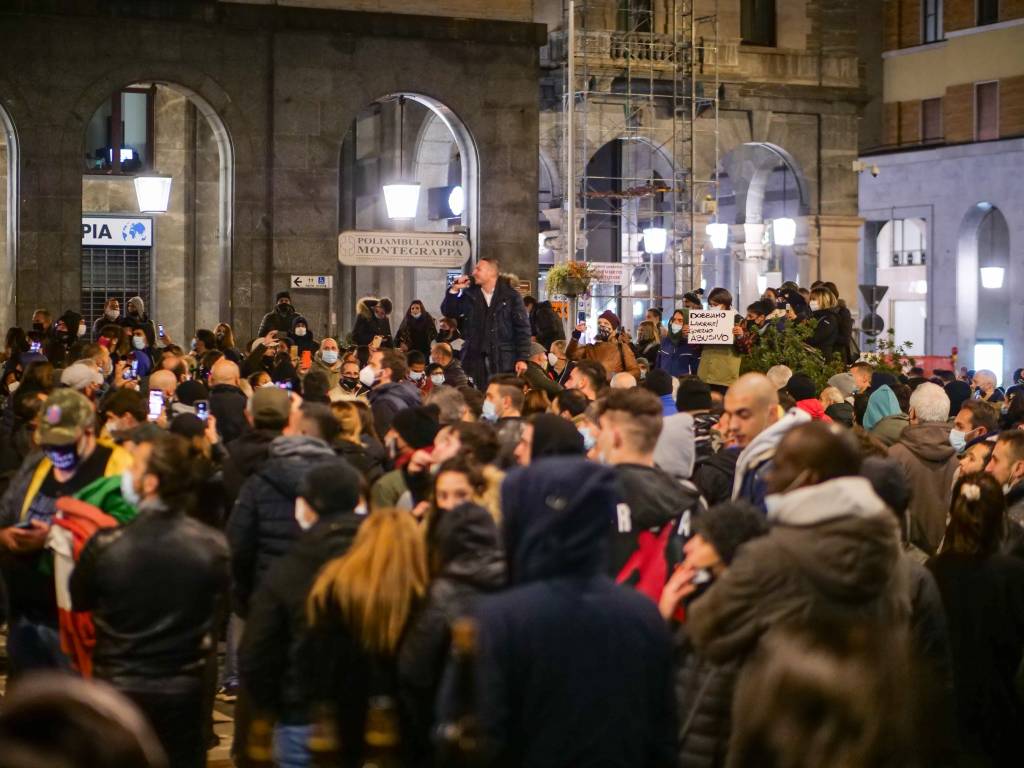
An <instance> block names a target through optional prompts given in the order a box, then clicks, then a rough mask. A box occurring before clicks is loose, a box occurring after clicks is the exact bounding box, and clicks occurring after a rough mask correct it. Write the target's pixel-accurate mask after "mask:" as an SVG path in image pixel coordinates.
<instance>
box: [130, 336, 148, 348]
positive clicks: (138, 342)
mask: <svg viewBox="0 0 1024 768" xmlns="http://www.w3.org/2000/svg"><path fill="white" fill-rule="evenodd" d="M132 346H134V347H135V348H136V349H145V348H146V337H145V336H132Z"/></svg>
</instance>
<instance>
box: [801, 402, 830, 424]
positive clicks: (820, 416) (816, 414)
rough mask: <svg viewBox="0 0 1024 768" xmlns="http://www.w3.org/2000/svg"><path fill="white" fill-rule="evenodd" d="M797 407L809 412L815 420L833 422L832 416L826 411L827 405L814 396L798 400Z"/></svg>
mask: <svg viewBox="0 0 1024 768" xmlns="http://www.w3.org/2000/svg"><path fill="white" fill-rule="evenodd" d="M796 407H797V408H799V409H800V410H801V411H804V412H806V413H807V415H808V416H810V417H811V418H812V419H813V420H814V421H824V422H826V423H827V424H831V423H832V417H831V416H829V415H828V414H827V413H825V406H823V405H822V404H821V400H819V399H818V398H816V397H812V398H810V399H808V400H798V401H797V403H796Z"/></svg>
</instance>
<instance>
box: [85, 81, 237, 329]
mask: <svg viewBox="0 0 1024 768" xmlns="http://www.w3.org/2000/svg"><path fill="white" fill-rule="evenodd" d="M83 158H84V169H83V177H82V215H83V245H82V282H81V310H82V312H83V314H85V316H86V318H87V321H88V322H92V320H94V319H95V318H97V317H99V316H100V314H101V313H102V310H103V303H104V302H105V300H106V299H107V298H118V299H120V300H121V301H122V310H123V303H124V300H125V299H126V298H128V297H130V296H131V295H141V296H143V298H144V299H146V300H147V301H146V304H147V307H146V309H147V314H148V315H149V317H150V318H151V319H152V320H154V321H155V322H158V323H161V324H163V325H164V326H165V328H166V329H167V332H168V334H169V336H170V337H171V339H172V340H174V341H175V342H178V343H183V344H187V343H188V341H189V339H190V338H191V335H192V334H193V333H194V332H195V330H196V329H197V328H204V327H205V328H212V327H214V325H216V323H217V322H219V321H221V320H230V319H231V259H232V257H231V241H232V226H233V225H232V217H233V209H234V206H233V187H234V151H233V145H232V142H231V138H230V136H229V134H228V131H227V129H226V127H225V125H224V123H223V121H222V120H221V118H220V117H219V115H217V113H216V112H215V110H214V109H213V108H212V107H211V106H210V105H209V104H208V103H207V102H206V101H205V100H203V99H202V98H200V97H199V96H198V95H197V94H195V93H194V92H192V91H191V90H189V89H188V88H185V87H183V86H180V85H177V84H174V83H169V82H165V81H136V82H134V83H132V84H130V85H127V86H125V87H123V88H120V89H118V90H116V91H115V92H114V93H113V94H112V95H111V96H110V97H109V98H107V99H104V100H103V102H102V103H101V104H100V105H99V107H98V108H97V109H96V111H95V112H94V113H93V114H92V117H91V118H90V119H89V120H88V121H87V123H86V127H85V132H84V137H83ZM139 176H165V177H168V176H169V177H170V178H171V191H170V198H169V202H168V206H167V210H166V212H162V213H140V210H139V201H138V199H137V197H136V194H135V188H134V180H135V178H136V177H139ZM107 219H113V220H114V221H115V222H117V223H118V224H119V225H120V223H121V222H122V221H124V222H126V223H127V224H128V225H129V226H131V222H133V221H136V220H140V221H141V222H142V226H141V227H139V228H137V230H136V231H138V232H142V231H144V230H145V223H146V221H147V220H148V221H149V223H151V224H152V227H151V229H150V239H148V240H146V239H143V240H139V241H135V242H132V241H130V240H125V239H124V238H123V237H120V238H119V237H118V234H119V233H120V232H121V231H122V230H123V225H122V226H118V227H112V228H110V229H109V231H110V235H111V238H112V239H111V241H110V242H104V239H103V238H100V237H90V236H89V235H90V233H98V232H100V231H102V230H99V229H97V226H96V225H102V223H103V222H104V221H105V220H107ZM129 231H130V230H129ZM240 341H241V340H240Z"/></svg>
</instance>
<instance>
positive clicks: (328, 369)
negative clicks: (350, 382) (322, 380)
mask: <svg viewBox="0 0 1024 768" xmlns="http://www.w3.org/2000/svg"><path fill="white" fill-rule="evenodd" d="M309 371H319V372H320V373H322V374H323V375H324V376H326V377H327V381H328V383H329V384H330V385H331V386H330V387H329V388H330V389H333V388H334V387H336V386H338V379H340V378H341V355H339V356H338V362H336V363H335V364H334V365H328V364H327V363H325V362H324V358H323V352H320V351H319V350H318V351H316V352H315V353H313V364H312V365H311V366H310V367H309ZM309 371H306V375H307V376H308V375H309Z"/></svg>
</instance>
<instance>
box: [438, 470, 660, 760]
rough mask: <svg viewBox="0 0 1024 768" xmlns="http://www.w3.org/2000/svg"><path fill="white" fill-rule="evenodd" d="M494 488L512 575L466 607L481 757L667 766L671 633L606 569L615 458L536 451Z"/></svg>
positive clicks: (448, 698) (617, 493) (447, 701)
mask: <svg viewBox="0 0 1024 768" xmlns="http://www.w3.org/2000/svg"><path fill="white" fill-rule="evenodd" d="M501 495H502V504H501V507H502V514H503V535H504V540H505V550H506V552H508V553H509V555H508V556H509V576H510V580H511V583H512V584H513V587H512V588H511V589H510V590H508V591H506V592H502V593H499V594H497V595H493V596H489V597H486V598H484V599H483V600H482V601H481V603H480V607H479V610H478V611H477V614H478V620H479V646H480V651H479V667H478V672H479V674H478V691H477V694H478V697H479V707H478V712H479V719H480V724H481V728H482V730H483V733H484V735H485V737H486V738H487V740H488V742H489V744H490V750H491V751H492V752H494V753H495V759H494V760H493V761H492V762H491V763H489V764H491V765H495V766H527V765H528V766H544V767H550V768H556V767H558V766H598V765H599V766H602V768H611V767H612V766H616V767H618V766H622V767H623V768H625V766H630V768H644V767H646V766H672V765H675V758H676V717H675V700H674V696H673V690H672V687H673V683H672V658H671V657H672V640H671V636H670V635H669V631H668V628H667V627H666V625H665V622H664V621H663V620H662V618H661V616H660V615H659V614H658V611H657V609H656V607H655V606H654V604H653V603H652V602H651V601H650V600H649V599H648V598H646V597H643V596H642V595H638V594H636V593H634V592H632V591H630V590H628V589H622V588H620V587H617V586H616V585H615V584H614V583H613V582H612V581H611V579H609V578H608V577H607V576H606V575H605V571H606V568H607V559H608V554H607V545H606V542H607V539H608V525H609V521H610V520H613V519H614V518H615V510H616V505H617V504H618V503H619V502H620V501H621V499H622V493H621V486H620V485H619V482H618V480H617V478H616V476H615V472H614V470H613V469H612V468H611V467H603V466H601V465H598V464H594V463H592V462H589V461H586V460H585V459H582V458H576V457H552V458H545V459H541V460H540V461H537V462H535V463H533V464H531V465H530V466H528V467H522V468H519V469H514V470H512V471H511V472H510V473H509V474H508V476H507V477H506V479H505V482H504V483H503V484H502V494H501ZM448 681H449V678H448V677H446V684H445V689H444V691H443V693H442V699H441V701H442V715H443V716H444V715H445V714H447V713H449V712H451V711H452V707H453V704H454V702H453V691H452V688H451V686H450V685H449V682H448Z"/></svg>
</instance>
